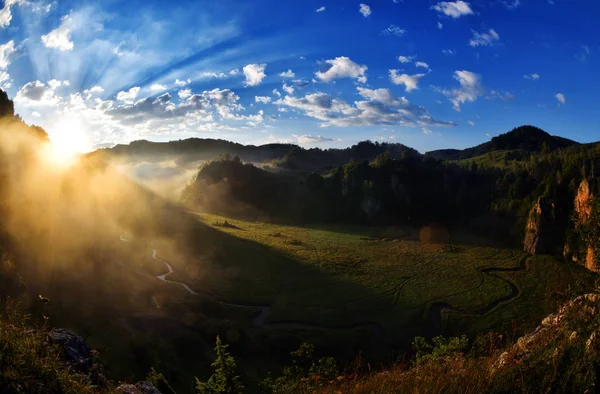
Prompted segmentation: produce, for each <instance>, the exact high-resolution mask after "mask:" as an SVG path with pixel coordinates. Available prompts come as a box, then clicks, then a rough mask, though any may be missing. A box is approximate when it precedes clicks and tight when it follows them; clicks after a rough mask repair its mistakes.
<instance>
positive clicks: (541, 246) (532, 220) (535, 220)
mask: <svg viewBox="0 0 600 394" xmlns="http://www.w3.org/2000/svg"><path fill="white" fill-rule="evenodd" d="M556 234H557V224H556V213H555V208H554V204H552V202H550V200H548V199H547V198H545V197H540V198H538V200H537V202H536V203H535V205H534V206H533V208H532V209H531V211H530V212H529V218H528V220H527V226H526V228H525V240H524V245H523V249H524V250H525V252H527V253H530V254H534V255H535V254H551V253H554V252H555V251H556V249H557V236H556Z"/></svg>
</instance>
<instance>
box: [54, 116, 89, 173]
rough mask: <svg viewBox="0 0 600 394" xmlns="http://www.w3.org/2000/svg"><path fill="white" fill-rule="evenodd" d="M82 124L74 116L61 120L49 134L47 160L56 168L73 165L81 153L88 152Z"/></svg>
mask: <svg viewBox="0 0 600 394" xmlns="http://www.w3.org/2000/svg"><path fill="white" fill-rule="evenodd" d="M85 134H86V133H85V127H84V125H83V123H82V122H81V121H80V120H79V119H78V118H77V117H74V116H69V117H66V118H64V119H63V120H61V121H60V122H59V123H58V124H57V125H56V126H55V127H53V128H52V131H51V132H50V133H49V137H50V146H49V152H48V158H49V159H50V161H51V162H52V163H54V164H56V165H58V166H61V167H64V166H69V165H71V164H73V163H74V162H75V161H76V160H77V158H78V157H79V155H80V154H81V153H84V152H86V151H87V150H88V147H89V144H88V141H87V139H86V137H85Z"/></svg>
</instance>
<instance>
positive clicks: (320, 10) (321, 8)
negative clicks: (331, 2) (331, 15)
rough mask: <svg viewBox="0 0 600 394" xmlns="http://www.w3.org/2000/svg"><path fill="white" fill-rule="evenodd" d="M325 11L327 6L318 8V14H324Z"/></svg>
mask: <svg viewBox="0 0 600 394" xmlns="http://www.w3.org/2000/svg"><path fill="white" fill-rule="evenodd" d="M323 11H325V6H321V7H319V8H317V12H323Z"/></svg>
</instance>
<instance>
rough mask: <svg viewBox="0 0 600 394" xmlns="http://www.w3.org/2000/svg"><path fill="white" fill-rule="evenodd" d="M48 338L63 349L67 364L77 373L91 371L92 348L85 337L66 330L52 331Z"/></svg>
mask: <svg viewBox="0 0 600 394" xmlns="http://www.w3.org/2000/svg"><path fill="white" fill-rule="evenodd" d="M48 336H49V337H50V339H51V340H52V342H54V343H56V344H58V345H60V346H61V347H62V349H63V356H64V359H65V364H67V365H68V366H70V367H72V368H73V369H74V370H76V371H80V372H88V371H89V369H90V367H91V366H92V348H91V347H90V345H88V343H87V342H86V341H85V339H83V337H80V336H79V335H76V334H74V333H72V332H71V331H69V330H66V329H64V328H57V329H55V330H52V331H51V332H50V334H48Z"/></svg>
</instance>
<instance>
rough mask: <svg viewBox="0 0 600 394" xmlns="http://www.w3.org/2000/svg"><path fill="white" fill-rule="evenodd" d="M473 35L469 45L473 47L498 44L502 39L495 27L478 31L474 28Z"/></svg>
mask: <svg viewBox="0 0 600 394" xmlns="http://www.w3.org/2000/svg"><path fill="white" fill-rule="evenodd" d="M472 32H473V37H471V40H469V45H470V46H472V47H479V46H482V47H486V46H490V45H494V44H496V43H497V42H498V41H500V36H499V35H498V33H496V31H495V30H494V29H490V30H489V31H488V32H483V33H478V32H476V31H475V30H472Z"/></svg>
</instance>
